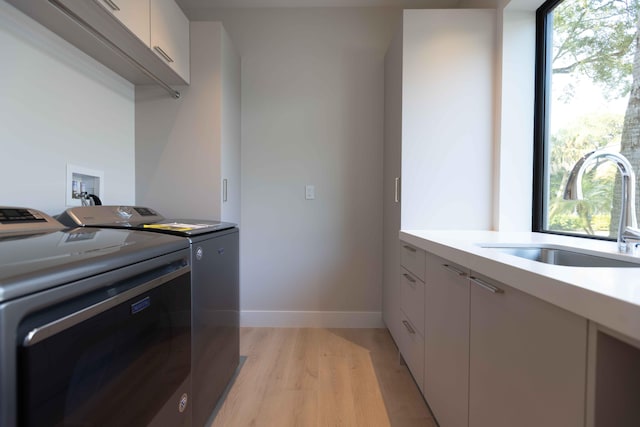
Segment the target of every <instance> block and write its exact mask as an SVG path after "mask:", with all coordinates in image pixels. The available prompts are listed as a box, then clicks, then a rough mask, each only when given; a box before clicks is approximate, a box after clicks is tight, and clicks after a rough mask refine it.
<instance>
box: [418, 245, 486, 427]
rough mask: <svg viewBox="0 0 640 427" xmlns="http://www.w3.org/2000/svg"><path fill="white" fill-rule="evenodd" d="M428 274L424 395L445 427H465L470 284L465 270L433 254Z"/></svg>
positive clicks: (428, 266) (429, 259) (428, 263)
mask: <svg viewBox="0 0 640 427" xmlns="http://www.w3.org/2000/svg"><path fill="white" fill-rule="evenodd" d="M427 271H428V276H427V281H426V283H425V368H424V395H425V397H426V399H427V402H428V403H429V406H430V407H431V410H432V411H433V414H434V415H435V417H436V419H437V420H438V423H439V424H440V425H441V426H442V427H465V426H467V423H468V413H469V412H468V409H469V406H468V405H469V400H468V396H469V395H468V393H469V280H468V277H467V275H466V274H461V273H464V269H463V268H462V267H459V266H453V265H451V264H450V263H449V262H448V261H446V260H444V259H442V258H438V257H436V256H434V255H431V254H427ZM487 426H488V424H487ZM492 427H493V426H492Z"/></svg>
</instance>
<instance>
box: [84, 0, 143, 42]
mask: <svg viewBox="0 0 640 427" xmlns="http://www.w3.org/2000/svg"><path fill="white" fill-rule="evenodd" d="M96 2H97V3H98V4H99V5H101V6H102V7H104V8H105V9H106V10H107V11H108V12H109V13H111V14H112V15H113V17H114V18H116V19H117V20H118V21H120V22H121V23H122V24H123V25H124V26H125V27H126V28H127V29H128V30H129V31H131V32H132V33H133V34H134V35H135V36H136V37H138V38H139V39H140V40H142V41H143V42H144V44H145V45H147V46H150V43H151V41H150V33H149V0H96Z"/></svg>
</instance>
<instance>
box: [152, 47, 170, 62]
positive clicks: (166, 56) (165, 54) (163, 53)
mask: <svg viewBox="0 0 640 427" xmlns="http://www.w3.org/2000/svg"><path fill="white" fill-rule="evenodd" d="M153 48H154V49H155V51H156V52H158V53H159V54H160V56H162V57H163V58H164V59H165V61H167V62H174V61H173V59H172V58H171V57H170V56H169V55H167V52H165V51H164V50H162V48H161V47H160V46H154V47H153Z"/></svg>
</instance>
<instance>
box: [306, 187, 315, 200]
mask: <svg viewBox="0 0 640 427" xmlns="http://www.w3.org/2000/svg"><path fill="white" fill-rule="evenodd" d="M304 198H305V199H306V200H313V199H315V198H316V187H315V186H314V185H305V187H304Z"/></svg>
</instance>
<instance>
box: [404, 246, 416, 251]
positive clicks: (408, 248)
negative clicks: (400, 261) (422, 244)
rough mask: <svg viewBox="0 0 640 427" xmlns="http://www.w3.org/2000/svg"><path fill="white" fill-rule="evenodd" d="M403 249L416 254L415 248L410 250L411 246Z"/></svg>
mask: <svg viewBox="0 0 640 427" xmlns="http://www.w3.org/2000/svg"><path fill="white" fill-rule="evenodd" d="M403 248H405V249H406V250H408V251H409V252H416V248H412V247H411V246H407V245H404V246H403Z"/></svg>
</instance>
